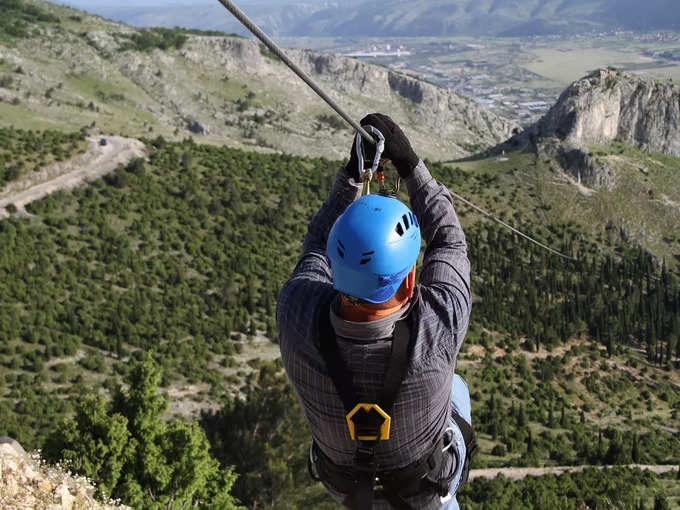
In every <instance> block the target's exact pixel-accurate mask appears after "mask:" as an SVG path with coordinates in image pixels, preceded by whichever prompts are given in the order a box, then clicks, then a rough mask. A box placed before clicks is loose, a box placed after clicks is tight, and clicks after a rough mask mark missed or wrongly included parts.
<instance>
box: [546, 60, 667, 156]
mask: <svg viewBox="0 0 680 510" xmlns="http://www.w3.org/2000/svg"><path fill="white" fill-rule="evenodd" d="M539 129H540V134H541V135H542V136H557V137H559V138H562V139H564V140H565V141H566V142H568V143H573V144H606V143H609V142H611V141H614V140H616V141H619V142H625V143H628V144H632V145H638V146H640V147H643V148H647V149H649V150H652V151H656V152H665V153H667V154H672V155H675V156H680V86H679V85H675V84H673V83H672V82H670V81H669V82H661V81H658V80H654V79H651V78H643V77H640V76H635V75H632V74H624V73H620V72H618V71H612V70H599V71H596V72H594V73H592V74H590V75H589V76H587V77H585V78H583V79H581V80H578V81H577V82H575V83H573V84H572V85H571V86H570V87H569V88H568V89H566V90H565V91H564V92H563V93H562V95H561V96H560V99H559V100H558V102H557V103H556V104H555V106H553V108H552V109H551V110H550V111H549V112H548V114H547V115H546V116H545V117H544V118H543V119H542V120H541V122H540V126H539Z"/></svg>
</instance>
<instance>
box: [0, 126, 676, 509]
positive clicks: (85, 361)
mask: <svg viewBox="0 0 680 510" xmlns="http://www.w3.org/2000/svg"><path fill="white" fill-rule="evenodd" d="M26 136H27V137H28V135H26ZM40 136H43V135H40V134H31V135H30V137H29V138H31V137H33V138H36V139H40ZM45 136H46V135H45ZM74 136H75V135H74ZM33 138H31V139H33ZM76 139H77V138H75V139H74V140H76ZM68 144H70V141H69V142H67V147H68V146H70V145H68ZM148 149H149V154H150V157H149V161H148V162H144V161H143V160H134V161H132V162H131V163H130V164H129V165H128V166H127V167H125V168H123V167H121V168H119V169H118V170H116V171H115V172H114V173H112V174H110V175H109V176H107V177H106V178H105V179H102V180H100V181H97V182H95V183H93V184H92V185H90V186H88V187H87V188H83V189H80V190H77V191H75V192H73V193H63V192H59V193H55V194H53V195H51V196H49V197H48V198H46V199H44V200H41V201H39V202H36V203H34V204H32V205H31V206H29V207H28V210H29V212H30V213H31V215H32V216H31V217H29V218H20V217H13V218H11V219H9V220H6V221H2V222H0V295H1V296H2V300H1V301H0V338H1V339H2V342H0V391H1V392H2V395H3V397H4V398H3V399H2V401H0V434H7V435H10V436H13V437H16V438H17V439H19V440H20V441H21V442H22V443H23V444H24V445H25V446H26V447H27V448H39V447H42V446H44V445H46V444H48V443H49V444H50V445H52V446H51V448H52V449H51V450H50V451H52V452H53V454H52V457H53V458H56V457H58V454H57V453H54V452H58V451H60V448H59V445H60V444H61V445H66V444H67V443H68V438H69V437H71V438H73V437H75V433H74V432H73V430H74V429H68V428H66V429H64V428H62V429H60V430H62V432H61V434H62V435H61V436H59V435H58V433H57V432H55V429H54V426H55V424H56V423H60V422H62V419H63V417H64V416H74V417H76V424H77V423H81V424H82V426H83V427H85V428H87V426H88V423H90V422H88V419H87V412H88V411H87V410H88V409H89V410H90V411H89V412H94V411H96V410H97V409H100V413H105V414H110V415H115V414H116V413H118V414H120V412H121V411H120V409H122V408H121V407H116V406H117V405H118V404H116V402H117V401H116V400H115V399H114V400H113V401H112V403H111V404H107V403H106V402H104V401H96V400H95V401H90V402H84V403H83V402H80V399H79V397H80V396H82V395H84V394H88V393H93V389H95V388H96V389H99V390H101V392H102V393H103V394H104V395H109V396H111V397H113V396H115V395H117V394H120V391H121V390H120V388H121V383H124V382H125V381H130V377H134V374H133V372H134V370H133V368H132V367H133V365H131V363H130V361H131V360H134V359H137V358H140V355H141V353H142V352H144V351H152V352H153V353H154V354H153V357H154V359H155V362H156V363H157V364H158V365H159V371H158V374H159V375H158V385H159V386H160V387H161V388H164V389H168V388H171V387H176V386H178V385H180V386H181V385H195V384H199V383H203V384H206V385H207V386H208V388H209V398H210V400H211V402H213V404H214V403H217V404H218V407H219V408H220V409H219V410H218V411H212V412H210V411H205V412H204V413H203V414H202V416H201V418H200V423H201V425H202V428H203V430H204V431H205V434H206V435H207V439H208V440H209V442H210V445H211V455H213V456H214V457H215V458H216V459H218V460H219V461H220V462H221V463H222V466H223V467H224V468H225V469H228V468H229V467H230V466H235V471H236V473H237V474H238V475H239V476H238V479H237V480H236V482H235V484H234V487H233V491H232V492H233V494H234V495H235V496H236V497H238V498H239V499H240V500H241V501H242V503H243V504H245V505H247V506H249V507H258V508H262V507H278V508H295V507H300V508H303V507H309V506H305V505H306V504H309V502H310V501H312V502H314V503H313V506H314V507H315V508H325V507H328V508H333V505H332V504H330V503H329V502H328V500H327V499H326V497H325V496H324V495H323V492H322V490H321V489H320V488H319V487H317V486H313V485H312V484H311V483H310V482H308V481H307V478H306V474H305V472H306V464H305V462H306V461H305V455H306V448H307V444H306V441H307V438H308V435H307V431H306V426H305V424H304V422H303V421H302V416H301V414H300V411H299V407H298V406H297V403H296V401H295V398H294V394H293V392H292V390H291V388H290V385H289V384H288V383H287V381H286V379H285V377H284V376H283V375H282V373H281V366H280V363H277V362H275V363H264V362H263V363H260V364H251V365H252V366H249V367H241V366H238V362H237V361H236V360H237V359H238V355H239V353H240V352H241V351H243V349H245V348H247V346H248V342H249V339H252V338H254V337H261V336H266V337H267V338H269V339H270V340H272V341H273V340H275V339H276V330H275V322H274V309H275V304H276V295H277V291H278V289H279V288H280V286H281V285H282V283H283V282H284V281H285V279H286V278H287V277H288V275H289V274H290V272H291V270H292V268H293V267H294V264H295V262H296V259H297V257H298V255H299V250H300V246H301V242H302V238H303V236H304V234H305V230H306V224H307V221H308V219H309V218H310V217H311V215H312V214H313V212H314V211H315V210H316V209H317V208H318V206H319V205H320V203H321V201H322V200H323V198H325V196H326V194H327V192H328V190H329V188H330V185H331V182H332V179H333V176H334V174H335V172H336V171H337V170H338V168H339V167H340V164H341V163H340V162H334V161H328V160H324V159H309V158H298V157H292V156H286V155H263V154H257V153H248V152H243V151H239V150H234V149H228V148H220V147H211V146H204V145H197V144H195V143H194V142H193V141H192V140H191V139H187V140H185V141H184V142H182V143H167V142H165V141H164V140H163V139H162V138H157V139H155V140H149V141H148ZM431 170H432V172H433V174H434V175H435V176H437V177H438V178H440V179H441V180H442V181H443V182H445V183H446V184H447V185H449V186H451V187H452V188H455V189H466V190H468V191H469V190H471V189H473V188H474V187H475V186H478V185H481V184H483V182H484V177H483V176H475V175H473V176H470V175H468V176H465V177H463V176H461V175H458V174H456V173H455V172H454V171H452V169H451V168H450V167H448V166H443V165H438V164H432V165H431ZM460 207H461V208H462V207H463V206H462V205H461V206H460ZM465 223H466V234H467V237H468V243H469V250H470V259H471V261H472V263H473V274H474V275H475V276H474V294H475V304H474V312H473V314H474V315H473V325H472V327H471V330H470V332H469V334H468V337H467V340H466V343H467V345H466V347H465V348H464V350H463V352H462V353H461V358H460V360H459V371H460V372H461V373H462V374H463V375H464V376H465V377H466V379H467V380H468V382H469V383H470V387H471V391H472V397H473V421H474V422H475V424H476V426H477V427H478V430H479V432H480V436H481V438H482V455H480V456H479V457H478V459H477V461H476V464H475V467H482V466H492V465H551V464H584V463H586V464H627V463H631V462H640V463H662V464H673V463H678V462H680V442H679V441H680V440H679V439H678V437H677V434H674V433H673V432H671V430H674V427H677V423H678V419H677V409H678V405H679V402H680V393H679V392H678V390H677V388H676V387H675V386H673V385H672V384H671V383H670V382H669V380H668V377H669V374H671V373H675V371H676V370H677V368H678V367H677V355H678V334H679V331H678V317H679V315H680V313H679V312H680V287H679V285H678V278H677V274H675V273H674V271H672V270H670V269H668V268H667V267H666V266H665V265H664V264H663V263H662V262H661V263H660V262H659V261H656V260H655V259H653V258H652V257H651V256H650V255H649V254H647V253H645V252H643V251H641V250H639V249H637V248H633V247H626V246H618V247H615V249H613V250H609V251H606V250H605V251H600V250H599V249H598V246H597V245H595V244H594V243H593V242H591V241H590V240H589V239H586V238H584V237H583V235H582V232H581V231H580V230H579V227H578V226H577V225H535V226H534V227H533V228H534V232H533V234H534V235H535V236H536V237H538V238H539V239H542V240H544V241H547V242H550V243H553V244H555V243H556V242H558V243H559V246H558V247H559V248H561V249H563V250H565V251H566V252H568V253H570V254H573V255H577V256H578V257H579V261H578V262H570V261H566V260H562V259H559V258H556V257H553V256H551V255H548V254H546V253H544V252H542V251H541V250H540V249H538V248H536V247H534V246H532V245H529V244H526V243H524V242H523V241H520V240H518V239H515V238H514V237H513V236H512V235H511V234H508V233H506V232H505V231H502V230H499V229H498V228H496V227H494V226H492V225H490V224H488V223H485V222H478V221H476V219H475V220H473V219H471V218H469V217H466V218H465ZM574 339H580V341H578V342H573V340H574ZM468 349H469V350H468ZM498 349H500V350H502V352H495V351H497V350H498ZM547 352H548V353H549V354H546V353H547ZM246 368H247V370H246ZM126 384H130V383H129V382H128V383H126ZM55 396H56V397H58V398H55ZM88 406H89V407H88ZM214 407H215V406H214V405H213V408H214ZM93 410H94V411H93ZM612 416H614V418H612ZM501 418H502V419H501ZM78 420H80V421H78ZM71 426H75V425H71ZM68 430H71V432H70V436H69V435H68V433H67V432H64V431H68ZM116 430H118V429H116ZM128 433H129V434H133V433H135V432H134V431H130V430H128ZM55 434H57V435H55ZM48 438H50V439H49V441H47V440H48ZM55 438H56V439H55ZM55 444H56V445H57V446H56V447H55V446H54V445H55ZM61 450H64V451H66V450H65V449H64V448H61ZM71 450H73V451H77V448H75V445H72V448H71ZM123 453H124V452H122V453H120V455H123ZM128 454H129V452H128V453H127V454H126V455H128ZM120 459H121V460H120V464H121V465H123V464H124V462H126V460H125V459H123V457H120ZM206 462H207V461H206ZM206 465H208V464H206ZM211 469H212V468H211ZM608 473H609V472H608ZM95 474H96V473H95ZM140 476H142V475H140ZM605 478H606V479H607V480H609V479H611V483H610V484H608V485H606V487H604V488H603V487H602V486H600V485H599V484H600V482H599V481H597V480H598V479H599V477H598V476H597V475H596V474H592V475H588V480H589V482H588V483H587V484H586V483H585V482H584V485H583V487H584V488H583V489H582V500H574V501H575V502H576V503H579V502H584V503H585V504H588V505H591V503H589V502H592V501H597V498H598V497H600V496H601V495H602V494H604V495H605V496H602V497H607V498H614V497H618V496H617V494H624V493H623V492H621V491H620V490H619V488H620V487H621V486H622V485H621V484H625V481H626V480H628V481H630V485H631V487H633V488H632V489H631V490H635V491H636V492H635V494H637V495H638V496H636V497H639V498H643V499H644V498H646V499H644V501H646V500H647V499H649V497H652V496H650V494H651V492H650V493H648V492H645V490H646V489H645V487H647V488H648V487H651V486H653V487H658V486H662V485H663V483H662V480H661V479H659V478H658V477H655V476H653V475H637V474H635V475H633V474H630V473H629V472H628V471H626V472H621V473H619V472H616V473H613V474H612V473H609V474H607V475H606V477H605ZM541 480H543V481H539V482H525V485H522V484H514V483H513V484H507V483H502V482H494V484H492V485H490V486H489V487H486V488H485V486H483V485H482V486H479V485H478V484H482V483H483V482H475V484H472V485H471V486H470V488H469V489H468V490H467V491H466V492H465V495H466V496H465V497H466V498H468V500H467V501H469V505H470V506H469V507H470V508H510V507H512V508H519V507H515V506H512V505H511V506H504V504H503V503H502V501H506V500H504V499H503V498H505V497H507V496H504V494H510V493H512V491H520V492H522V494H525V496H523V497H524V500H526V501H529V500H531V499H532V498H533V496H531V495H532V494H538V492H537V491H539V490H540V491H543V492H545V493H546V494H557V495H559V494H569V491H570V490H571V489H570V487H571V486H570V483H572V482H573V483H577V482H576V481H575V480H572V481H571V482H570V481H569V479H564V478H562V477H560V479H559V481H558V482H555V481H554V480H551V479H549V478H545V479H543V478H542V479H541ZM565 480H566V481H565ZM591 482H592V483H591ZM534 483H537V484H539V486H540V489H539V488H536V487H537V486H535V485H532V484H534ZM659 484H661V485H659ZM109 486H110V487H115V485H113V482H109ZM480 487H481V488H480ZM638 489H639V491H642V492H638ZM121 491H122V489H121ZM484 491H488V492H489V494H491V493H493V494H494V498H496V495H497V500H498V502H497V503H494V504H495V505H496V506H483V503H482V502H481V501H480V499H479V498H480V497H481V496H479V495H480V494H483V492H484ZM532 491H533V492H532ZM560 491H562V492H560ZM543 492H541V493H543ZM129 494H132V493H129ZM206 494H207V493H206ZM626 494H627V493H626ZM556 497H557V496H556ZM587 498H591V499H587ZM570 501H572V500H571V499H570ZM630 501H637V500H634V499H630ZM474 504H479V505H482V506H473V505H474ZM570 504H571V503H570ZM643 504H644V503H643ZM591 506H592V505H591ZM557 507H558V508H561V507H560V506H557ZM526 508H538V507H532V506H528V503H527V506H526ZM564 508H572V506H569V507H564ZM573 508H578V506H573ZM592 508H606V506H603V505H600V504H599V503H598V504H594V506H592ZM631 508H632V507H631ZM636 508H637V507H636Z"/></svg>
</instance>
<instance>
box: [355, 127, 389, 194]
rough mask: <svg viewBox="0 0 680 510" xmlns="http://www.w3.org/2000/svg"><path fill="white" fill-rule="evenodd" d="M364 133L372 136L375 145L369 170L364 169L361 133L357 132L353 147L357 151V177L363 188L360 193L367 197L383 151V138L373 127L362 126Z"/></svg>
mask: <svg viewBox="0 0 680 510" xmlns="http://www.w3.org/2000/svg"><path fill="white" fill-rule="evenodd" d="M363 127H364V129H366V131H368V132H369V133H370V134H372V135H373V136H374V137H375V138H376V143H375V155H374V156H373V162H372V163H371V168H369V169H366V170H365V167H364V156H365V151H364V143H365V142H364V139H363V137H362V136H361V133H359V132H357V134H356V138H355V139H354V140H355V142H354V146H355V147H356V151H357V160H358V161H359V175H360V176H361V180H362V181H363V182H364V187H363V190H362V192H361V195H362V196H365V195H368V194H369V193H370V192H371V180H372V179H373V174H375V173H376V172H377V171H378V168H379V167H380V160H381V159H382V153H383V151H384V150H385V137H384V136H383V134H382V133H381V132H380V130H378V129H377V128H374V127H373V126H370V125H368V126H363Z"/></svg>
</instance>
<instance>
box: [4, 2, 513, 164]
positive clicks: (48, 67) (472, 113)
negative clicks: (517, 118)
mask: <svg viewBox="0 0 680 510" xmlns="http://www.w3.org/2000/svg"><path fill="white" fill-rule="evenodd" d="M40 5H41V6H42V8H44V9H48V10H49V11H50V12H51V13H52V14H55V15H57V16H59V17H61V18H62V19H63V20H64V21H63V22H62V24H61V25H60V26H49V25H45V26H41V27H40V29H39V30H38V29H36V31H35V35H34V36H33V37H31V38H30V39H29V38H27V39H17V40H16V41H14V42H13V43H12V44H4V43H3V42H2V41H0V73H1V74H0V77H4V78H5V79H3V80H2V81H0V124H5V125H9V124H13V125H15V126H16V127H23V128H28V129H35V128H37V129H44V128H45V127H52V128H54V127H56V128H59V129H67V130H76V129H80V128H82V127H84V126H90V127H91V128H92V129H95V130H96V129H98V130H100V131H101V132H104V133H107V134H112V133H115V134H120V135H123V136H127V137H132V138H139V137H142V136H145V137H155V136H157V135H159V134H160V135H163V136H164V137H165V138H168V139H174V140H181V139H184V138H186V137H187V136H193V137H195V138H197V140H200V141H202V142H207V143H217V144H227V145H230V146H233V147H240V148H246V149H248V150H262V151H270V152H285V153H290V154H302V155H310V156H326V157H329V158H344V157H346V155H347V153H348V151H349V146H350V144H351V138H352V130H351V129H349V128H348V127H347V126H346V125H345V124H344V123H343V122H342V121H341V120H340V118H339V116H337V115H335V114H334V113H333V112H332V111H331V110H330V109H329V108H328V106H326V105H325V103H323V102H322V101H321V99H319V98H318V97H317V96H316V95H315V94H314V93H313V92H312V91H311V90H310V89H309V88H308V87H307V86H306V85H305V84H304V83H303V82H302V81H301V80H300V79H299V78H298V77H297V76H296V75H295V74H294V73H292V72H291V71H290V70H289V69H288V68H287V67H286V66H285V65H284V64H283V63H282V62H280V61H279V60H278V59H277V58H275V57H273V56H272V55H271V54H269V53H268V52H267V51H265V50H264V49H263V47H262V46H261V45H260V44H259V43H258V42H256V41H254V40H251V39H245V38H242V37H229V36H223V37H222V36H207V35H196V34H190V33H186V34H184V35H185V36H186V41H185V42H184V43H183V45H182V46H181V48H179V49H176V48H174V47H168V48H166V49H158V48H145V49H144V50H141V49H135V48H136V47H135V45H134V44H133V43H131V37H133V36H135V34H137V30H136V29H134V28H132V27H129V26H126V25H124V24H120V23H116V22H112V21H108V20H104V19H102V18H98V17H95V16H89V15H87V14H85V13H83V12H81V11H77V13H76V12H75V11H72V10H69V8H66V7H62V6H57V5H55V4H48V3H43V2H40ZM75 14H77V15H75ZM74 19H75V20H80V21H74ZM288 53H289V55H290V56H291V58H292V59H293V60H295V61H296V62H298V63H299V64H300V65H301V66H302V67H303V68H304V69H305V70H306V71H307V72H308V73H309V74H310V75H312V77H313V78H314V79H315V80H317V81H318V82H319V84H320V85H321V86H322V87H323V88H324V89H325V90H326V91H327V92H328V93H329V95H331V96H332V97H333V98H334V99H335V100H336V101H337V102H338V103H339V104H341V105H342V106H343V107H344V108H345V109H346V110H347V111H348V112H349V114H350V115H352V117H354V118H355V119H357V120H359V119H361V118H362V117H363V116H364V115H366V114H368V113H371V112H375V111H380V112H384V113H388V114H390V115H391V116H393V117H394V118H395V120H396V121H397V122H398V123H400V124H401V125H402V127H403V128H404V130H405V131H406V133H407V135H408V136H409V137H410V138H411V139H412V142H413V145H414V147H416V149H417V151H418V153H419V154H420V155H421V156H422V157H429V158H431V159H436V160H443V159H454V158H457V157H462V156H466V155H469V154H472V153H474V152H477V151H479V150H481V149H484V148H487V147H490V146H493V145H495V144H497V143H499V142H501V141H503V140H505V139H507V138H508V137H509V136H510V135H511V133H512V131H513V129H514V128H515V126H514V125H513V124H512V123H511V122H509V121H508V120H506V119H503V118H501V117H498V116H497V115H495V114H493V113H491V112H489V111H486V110H485V109H483V108H482V107H481V106H479V105H478V104H477V103H475V102H474V101H473V100H471V99H469V98H466V97H463V96H460V95H458V94H456V93H454V92H451V91H449V90H447V89H443V88H441V87H437V86H435V85H432V84H430V83H427V82H424V81H422V80H419V79H417V78H415V77H411V76H407V75H403V74H399V73H397V72H395V71H392V70H390V69H387V68H384V67H379V66H375V65H372V64H369V63H366V62H364V61H360V60H355V59H350V58H345V57H341V56H337V55H332V54H320V53H316V52H312V51H304V50H288ZM17 70H20V72H19V71H17Z"/></svg>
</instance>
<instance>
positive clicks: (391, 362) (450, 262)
mask: <svg viewBox="0 0 680 510" xmlns="http://www.w3.org/2000/svg"><path fill="white" fill-rule="evenodd" d="M361 124H362V126H365V127H368V126H372V127H373V128H376V129H377V130H379V131H380V132H381V133H382V135H383V136H384V138H385V143H384V152H383V156H382V157H383V158H385V159H389V160H391V161H392V163H393V164H394V166H395V167H396V169H397V171H398V173H399V176H400V177H401V179H402V182H404V183H405V184H406V188H407V190H408V195H409V199H410V203H411V206H412V208H413V211H411V209H409V208H408V207H407V206H406V205H405V204H403V203H402V202H400V201H399V200H397V199H396V198H394V197H391V196H384V195H380V194H374V195H366V196H363V197H360V195H361V188H362V180H361V177H362V176H361V175H359V157H358V156H357V147H356V146H357V141H355V143H354V145H353V147H352V151H351V154H350V160H349V163H348V164H347V165H346V166H345V167H344V168H341V169H340V171H339V172H338V174H337V176H336V179H335V183H334V185H333V187H332V190H331V192H330V195H329V196H328V198H327V199H326V200H325V201H324V203H323V205H322V206H321V208H320V210H319V211H318V212H317V213H316V215H315V216H314V217H313V218H312V220H311V223H310V224H309V227H308V231H307V235H306V237H305V239H304V243H303V250H302V256H301V257H300V259H299V261H298V263H297V266H296V267H295V269H294V271H293V274H292V276H291V278H290V279H289V280H288V282H286V284H285V285H284V286H283V288H282V289H281V291H280V293H279V297H278V303H277V326H278V332H279V342H280V348H281V357H282V360H283V364H284V368H285V370H286V373H287V375H288V377H289V379H290V381H291V383H292V385H293V387H294V388H295V391H296V394H297V397H298V399H299V401H300V404H301V406H302V409H303V412H304V415H305V418H306V421H307V423H308V425H309V428H310V431H311V435H312V446H311V448H310V459H309V464H310V466H309V467H310V473H311V474H312V475H313V476H314V477H316V478H317V479H320V480H321V481H322V482H323V484H324V486H325V488H326V490H327V491H328V492H329V493H330V495H331V496H332V497H333V498H334V499H335V500H337V501H339V502H341V503H343V504H344V505H345V506H347V507H349V508H353V509H358V510H363V509H370V508H375V509H383V508H385V509H387V508H398V509H418V510H423V509H437V510H439V509H447V510H453V509H457V508H458V503H457V501H456V497H455V493H456V491H457V489H458V488H459V485H460V484H461V483H463V482H464V481H465V480H466V479H467V470H468V468H469V459H470V457H471V455H472V454H473V451H474V449H476V446H475V442H474V436H473V433H472V429H471V426H470V425H471V412H470V397H469V393H468V389H467V385H466V383H465V381H464V380H463V379H462V378H461V377H460V376H459V375H457V374H455V375H454V369H455V366H456V357H457V355H458V352H459V350H460V347H461V344H462V342H463V338H464V336H465V333H466V330H467V327H468V322H469V316H470V307H471V295H470V262H469V260H468V257H467V245H466V242H465V236H464V234H463V230H462V229H461V226H460V223H459V221H458V218H457V216H456V213H455V211H454V207H453V203H452V199H451V196H450V194H449V192H448V190H447V189H446V187H445V186H443V185H442V184H440V183H438V182H437V181H436V180H435V179H433V177H432V176H431V174H430V172H429V171H428V169H427V168H426V166H425V164H424V162H423V161H422V160H420V159H419V158H418V156H417V155H416V153H415V152H414V150H413V148H412V147H411V144H410V142H409V140H408V139H407V137H406V136H405V135H404V133H403V131H402V130H401V128H400V127H399V126H398V125H397V124H395V123H394V122H393V121H392V119H390V117H388V116H386V115H382V114H371V115H368V116H367V117H365V118H364V119H363V120H362V121H361ZM369 159H370V158H369ZM369 167H370V165H369ZM421 236H422V238H424V240H425V242H426V250H425V253H424V258H423V262H422V268H421V272H420V279H419V283H417V284H416V266H417V264H416V262H417V259H418V257H419V252H420V247H421Z"/></svg>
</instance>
